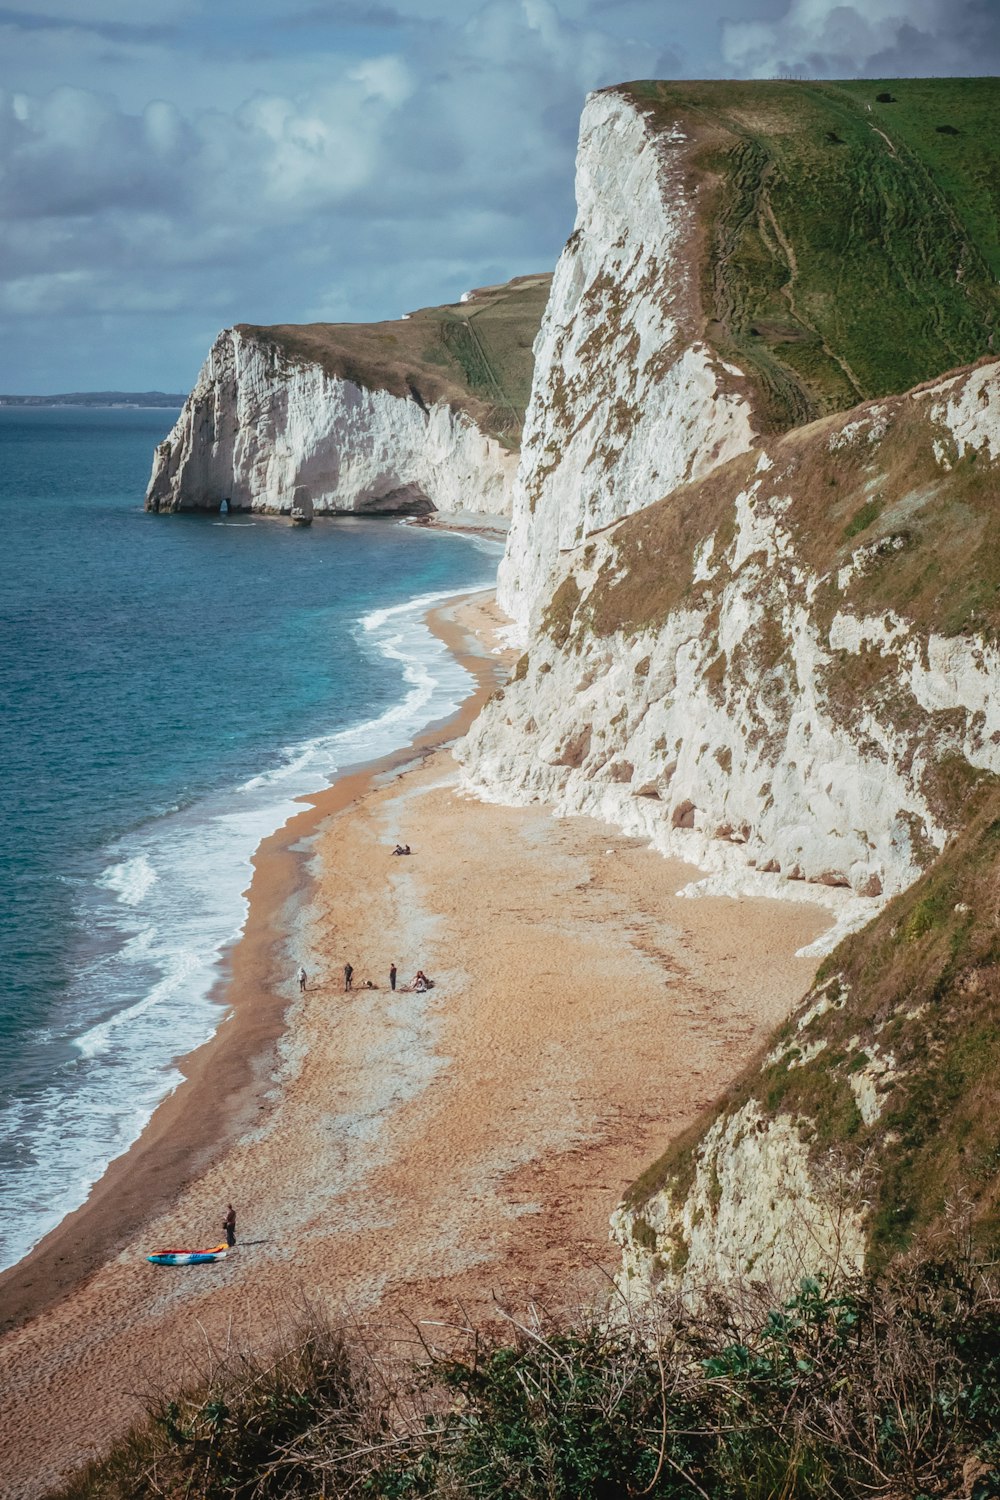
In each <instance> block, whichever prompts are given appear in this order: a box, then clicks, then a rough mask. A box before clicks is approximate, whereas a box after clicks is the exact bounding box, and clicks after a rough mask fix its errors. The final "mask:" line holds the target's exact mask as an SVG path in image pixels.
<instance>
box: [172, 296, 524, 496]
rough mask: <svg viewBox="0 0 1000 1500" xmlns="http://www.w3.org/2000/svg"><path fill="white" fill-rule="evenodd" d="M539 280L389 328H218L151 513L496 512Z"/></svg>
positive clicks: (504, 485)
mask: <svg viewBox="0 0 1000 1500" xmlns="http://www.w3.org/2000/svg"><path fill="white" fill-rule="evenodd" d="M549 281H550V278H549V277H548V276H524V277H519V278H517V279H516V280H515V281H513V282H511V283H508V284H507V285H504V286H499V287H487V288H480V289H479V290H477V291H476V292H473V293H470V294H468V296H467V297H466V298H465V300H464V301H463V302H462V303H459V304H456V305H455V306H454V307H444V308H426V309H423V310H422V311H420V312H418V313H414V314H411V315H410V316H409V317H407V318H405V319H400V320H398V321H397V322H395V323H381V324H341V325H338V324H308V325H303V326H301V327H297V326H278V327H268V328H265V327H254V326H250V325H239V326H237V327H236V328H231V329H225V330H224V331H223V332H222V333H220V334H219V336H218V338H217V339H216V341H215V344H214V345H213V347H212V349H211V351H210V353H209V355H208V358H207V359H206V361H205V364H204V366H203V367H202V370H201V373H200V374H199V377H198V381H197V383H196V385H195V387H194V390H193V391H192V392H191V395H190V396H189V397H188V399H187V402H186V403H185V406H184V408H183V410H182V412H181V414H180V416H179V418H178V420H177V423H176V425H175V426H174V429H173V431H172V432H171V433H170V434H169V436H168V437H167V438H166V439H165V441H164V442H163V443H161V444H160V446H159V447H158V448H157V450H156V454H155V456H154V460H153V472H152V476H151V478H150V482H149V488H148V490H147V494H146V508H147V510H155V511H210V512H218V511H219V510H220V508H222V507H224V506H226V507H228V508H229V509H230V510H237V511H246V510H253V511H262V512H266V513H273V514H282V513H286V514H287V513H288V512H290V511H291V509H292V507H293V504H294V505H295V506H296V507H297V508H304V509H305V510H306V511H307V512H308V513H309V514H316V515H326V514H337V513H340V512H352V511H353V512H363V513H365V514H373V513H393V512H396V513H403V514H424V513H428V512H430V511H434V510H441V511H458V510H471V511H480V512H485V513H487V514H491V515H506V514H508V513H509V511H510V505H511V491H512V486H513V480H514V474H515V471H516V467H517V451H518V443H519V439H520V431H521V424H522V421H523V416H524V406H525V403H526V402H527V398H528V392H529V390H530V385H531V371H532V343H533V340H534V337H535V334H536V332H537V329H538V324H539V320H540V318H541V313H542V308H543V305H544V300H545V297H546V294H547V291H548V286H549Z"/></svg>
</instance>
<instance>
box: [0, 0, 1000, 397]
mask: <svg viewBox="0 0 1000 1500" xmlns="http://www.w3.org/2000/svg"><path fill="white" fill-rule="evenodd" d="M786 69H797V70H799V71H801V72H802V73H807V74H809V75H811V76H827V77H847V76H853V75H859V74H864V75H868V76H871V77H879V76H882V77H885V76H897V75H899V74H906V73H911V74H932V73H942V74H947V73H956V74H957V73H961V74H967V73H981V74H982V73H994V72H997V71H1000V0H855V3H852V4H837V3H835V0H486V3H485V4H479V3H476V0H212V3H209V0H143V4H141V5H137V4H136V3H135V0H22V3H21V4H20V5H16V4H15V5H10V6H7V5H3V4H2V3H0V392H22V393H44V392H55V391H65V390H92V389H103V388H117V389H126V390H140V389H149V388H159V389H161V390H164V389H165V390H178V391H181V390H186V389H187V388H188V387H189V386H190V385H191V384H192V382H193V380H194V377H195V374H196V373H197V369H198V366H199V364H200V362H201V359H202V357H203V356H204V354H205V352H206V350H207V348H208V346H209V344H210V343H211V340H212V338H213V337H214V335H215V333H216V332H217V330H218V329H219V328H222V327H224V326H226V325H227V324H229V323H234V322H241V321H245V322H258V323H267V322H279V321H280V322H300V321H308V320H314V319H328V320H336V321H343V320H363V321H367V320H369V319H373V318H383V317H396V316H398V315H399V314H400V313H401V312H404V311H406V310H408V309H409V308H413V307H419V306H424V305H427V304H430V303H436V302H443V301H451V300H454V299H456V298H457V297H458V296H459V295H460V293H461V292H462V291H463V290H464V289H465V288H466V287H469V286H474V285H477V284H481V283H484V282H489V281H498V280H502V279H506V278H507V277H509V276H513V275H517V274H519V273H521V272H525V271H533V270H537V269H540V268H546V267H550V266H551V265H553V263H554V261H555V259H556V256H557V255H558V253H559V249H560V247H561V245H562V243H563V241H564V239H565V238H566V236H567V234H568V233H569V231H570V229H571V228H572V223H573V198H572V175H573V153H574V147H575V140H576V128H577V121H578V117H579V113H580V107H581V104H582V101H583V98H584V96H585V94H586V93H587V92H588V90H590V89H593V88H599V87H601V86H603V85H605V84H608V83H614V82H618V81H620V80H622V79H627V78H641V77H647V78H648V77H669V76H674V77H695V78H697V77H766V76H771V75H774V74H775V73H778V72H781V71H783V70H786Z"/></svg>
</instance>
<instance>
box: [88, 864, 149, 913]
mask: <svg viewBox="0 0 1000 1500" xmlns="http://www.w3.org/2000/svg"><path fill="white" fill-rule="evenodd" d="M156 878H157V877H156V871H155V870H154V869H153V866H152V865H151V864H150V863H149V860H148V859H147V858H146V856H145V854H139V855H137V856H136V857H135V859H124V860H122V862H121V864H120V865H112V866H111V868H110V870H106V871H105V872H104V874H103V875H102V876H101V884H102V885H105V886H107V888H108V890H110V891H116V892H117V894H118V899H119V901H121V903H122V904H123V905H124V906H138V905H139V902H140V901H141V900H142V898H143V896H145V895H146V893H147V892H148V890H149V888H150V886H151V885H153V884H154V883H155V881H156Z"/></svg>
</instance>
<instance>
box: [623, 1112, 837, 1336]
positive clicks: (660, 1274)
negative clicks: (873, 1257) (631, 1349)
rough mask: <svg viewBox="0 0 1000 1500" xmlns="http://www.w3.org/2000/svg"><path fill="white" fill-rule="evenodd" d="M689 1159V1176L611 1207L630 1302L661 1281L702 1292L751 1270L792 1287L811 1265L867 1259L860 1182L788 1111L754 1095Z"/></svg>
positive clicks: (815, 1268)
mask: <svg viewBox="0 0 1000 1500" xmlns="http://www.w3.org/2000/svg"><path fill="white" fill-rule="evenodd" d="M692 1166H693V1171H692V1172H691V1181H690V1183H689V1184H681V1185H678V1183H677V1182H676V1180H675V1181H674V1182H672V1183H671V1184H670V1185H669V1186H667V1187H664V1188H662V1189H661V1190H660V1191H658V1192H656V1193H654V1194H653V1195H652V1196H651V1197H650V1198H648V1199H646V1201H645V1202H643V1203H642V1204H640V1205H637V1206H623V1207H621V1208H619V1209H617V1210H616V1212H615V1213H614V1214H613V1215H612V1219H611V1227H612V1233H613V1235H614V1238H615V1239H617V1240H618V1242H619V1244H620V1245H621V1247H622V1265H621V1269H620V1271H619V1273H618V1277H617V1282H618V1287H619V1290H620V1291H621V1292H622V1294H623V1296H624V1297H625V1299H626V1301H627V1302H628V1303H629V1304H630V1305H631V1306H632V1307H633V1308H634V1307H636V1306H637V1305H641V1304H642V1303H644V1302H650V1301H653V1300H654V1299H655V1297H656V1295H657V1292H658V1291H660V1290H661V1288H662V1289H664V1290H668V1291H675V1290H678V1289H679V1290H681V1291H682V1292H684V1293H687V1294H689V1295H690V1296H692V1297H693V1298H695V1299H697V1297H698V1295H699V1293H700V1292H702V1291H710V1290H711V1289H713V1288H716V1287H718V1286H719V1284H720V1283H721V1284H723V1285H726V1284H727V1283H728V1284H730V1285H731V1284H732V1283H734V1282H737V1283H738V1282H741V1281H742V1282H746V1281H750V1280H753V1281H762V1282H764V1283H765V1285H767V1286H769V1287H773V1288H777V1289H778V1290H779V1291H783V1292H787V1291H790V1290H791V1289H792V1288H794V1287H795V1285H796V1283H797V1282H798V1281H799V1279H800V1278H801V1277H802V1276H803V1275H805V1274H806V1273H809V1274H810V1275H816V1274H817V1272H822V1273H824V1274H825V1275H828V1276H834V1275H836V1274H838V1273H842V1272H844V1271H858V1270H860V1269H861V1267H862V1265H863V1264H864V1253H865V1244H866V1239H865V1232H864V1216H863V1214H862V1212H861V1209H860V1202H861V1191H860V1184H859V1182H858V1181H857V1179H856V1177H855V1176H854V1175H853V1174H852V1173H851V1172H850V1171H849V1170H846V1169H845V1168H844V1166H843V1164H842V1162H841V1161H840V1160H838V1158H837V1156H836V1153H833V1154H831V1153H827V1155H826V1157H825V1158H821V1159H814V1158H813V1157H812V1156H811V1153H810V1150H809V1144H808V1141H807V1139H806V1138H805V1137H804V1133H803V1131H802V1130H801V1129H800V1128H799V1125H798V1122H797V1121H796V1120H795V1119H794V1118H792V1117H791V1116H790V1115H787V1114H780V1115H777V1116H776V1117H774V1118H768V1117H767V1116H766V1115H765V1114H764V1113H763V1112H762V1110H761V1109H760V1106H759V1105H758V1103H757V1101H756V1100H750V1101H749V1103H747V1104H745V1105H744V1106H743V1107H742V1108H741V1109H739V1110H737V1111H736V1112H735V1113H734V1114H731V1115H725V1114H724V1115H721V1116H720V1117H719V1118H718V1119H716V1120H715V1121H714V1122H713V1124H712V1125H711V1126H710V1127H709V1129H708V1130H707V1131H706V1133H705V1135H704V1137H703V1138H702V1140H701V1141H700V1142H699V1144H698V1146H697V1148H696V1150H695V1153H694V1161H693V1163H692Z"/></svg>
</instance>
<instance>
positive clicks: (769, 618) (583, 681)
mask: <svg viewBox="0 0 1000 1500" xmlns="http://www.w3.org/2000/svg"><path fill="white" fill-rule="evenodd" d="M687 149H688V145H687V141H686V138H685V134H684V131H683V130H682V129H681V128H680V127H676V128H674V129H673V130H669V129H667V130H664V129H663V128H662V120H661V121H660V128H659V129H654V128H653V127H652V125H651V124H650V122H649V120H648V119H647V118H646V116H645V114H644V112H643V111H642V109H641V108H638V107H637V106H636V105H635V104H633V103H632V102H630V101H629V98H628V97H627V96H623V95H621V94H618V93H608V94H602V95H598V96H596V97H594V98H592V99H591V100H590V101H588V105H587V109H586V111H585V113H584V118H583V124H582V129H581V138H580V150H579V157H578V165H577V192H578V203H579V217H578V221H577V225H576V228H575V230H574V233H573V236H572V238H571V240H570V242H569V244H568V246H567V248H566V251H565V253H564V255H563V257H562V259H561V261H560V263H559V267H558V269H557V272H556V275H555V278H554V282H553V286H552V292H551V297H550V301H549V305H548V309H547V312H546V314H545V318H544V320H543V324H542V328H541V331H540V333H539V337H538V340H537V341H536V346H535V356H536V363H535V379H534V386H533V393H532V399H531V402H530V405H529V408H528V412H527V417H526V422H525V430H524V442H523V450H522V458H521V464H520V468H519V472H518V476H517V481H516V486H515V492H514V507H513V518H512V526H511V531H510V534H509V537H508V545H507V550H506V555H505V558H504V561H503V563H502V565H501V572H500V597H501V601H502V603H503V605H504V607H505V608H506V610H507V612H508V613H509V614H510V615H511V616H512V618H513V619H514V620H515V622H516V629H515V630H514V631H513V632H512V636H513V637H514V638H517V639H518V640H519V642H520V644H521V645H522V647H523V648H524V654H523V655H522V656H521V658H520V660H519V661H518V663H517V665H516V668H515V670H514V672H513V674H512V677H511V681H510V682H509V683H508V684H507V685H506V686H505V687H504V688H503V689H501V690H500V691H498V692H497V693H496V694H494V696H493V698H492V699H491V701H490V702H489V703H488V704H487V705H486V707H485V708H484V710H483V712H482V713H481V715H480V717H479V719H478V720H477V721H476V723H475V724H474V725H473V726H472V728H471V730H470V732H469V733H468V735H467V737H466V738H465V740H464V741H462V742H461V743H460V744H459V746H458V747H457V752H456V753H457V755H458V757H459V760H460V762H461V763H462V766H463V769H464V780H465V786H466V788H467V790H468V791H469V793H470V794H472V795H475V796H478V797H481V798H484V799H489V800H495V801H500V802H506V803H526V802H532V801H543V802H546V803H548V804H549V805H550V806H551V807H552V808H553V810H554V811H555V812H556V813H557V814H574V813H584V814H590V815H593V816H595V817H598V818H600V819H602V820H604V821H607V822H609V823H612V824H614V825H617V826H618V827H619V828H621V829H622V830H623V831H624V832H625V833H627V834H630V835H637V836H639V837H642V838H644V839H646V840H648V841H649V843H650V844H651V845H653V846H654V847H656V848H658V849H661V850H662V851H663V852H664V853H669V854H675V855H678V856H680V857H683V858H684V859H686V860H689V861H690V862H692V863H694V864H696V865H699V866H701V867H702V869H704V870H705V871H706V872H707V878H706V880H705V882H704V885H705V886H706V887H708V888H713V889H717V890H720V889H721V890H728V891H731V892H734V893H735V892H737V891H748V890H749V891H752V892H754V893H756V894H769V895H771V896H779V897H787V898H789V899H797V900H801V899H803V898H805V897H811V898H814V899H818V900H821V901H823V902H825V903H826V904H828V905H830V906H832V907H833V908H834V909H835V911H836V915H837V916H838V918H839V921H838V923H837V925H836V927H835V929H834V930H833V931H832V932H831V935H830V938H829V940H828V946H832V944H833V942H834V941H835V939H836V938H837V937H839V936H841V935H842V934H843V933H844V932H845V931H850V930H851V929H852V928H853V929H857V928H858V927H860V926H862V925H864V924H865V923H866V922H868V921H869V920H870V919H871V918H872V917H873V916H874V915H876V914H877V913H878V912H879V910H880V909H881V908H882V907H883V906H884V905H885V903H886V901H887V900H888V898H890V897H891V896H893V895H895V894H896V893H898V892H901V891H904V890H905V889H906V888H907V887H908V886H910V885H911V884H912V883H913V882H914V881H915V880H916V879H917V878H918V877H919V876H920V874H921V872H922V871H923V870H924V869H925V868H927V867H928V865H929V864H930V863H931V862H932V861H933V859H934V858H935V857H936V855H937V854H938V853H939V851H941V850H942V849H943V848H944V847H945V845H946V844H947V842H948V840H949V839H950V837H951V836H952V835H953V834H954V833H955V831H956V830H957V829H958V828H959V827H960V826H961V821H962V815H963V806H962V798H963V796H964V794H965V790H966V789H967V788H968V787H969V786H971V785H972V784H973V782H974V781H975V779H976V777H979V776H996V775H1000V652H998V650H997V647H996V645H995V644H994V643H993V641H992V640H991V639H990V638H989V636H988V634H987V633H985V632H982V631H980V630H979V629H978V628H977V624H976V620H977V615H976V610H975V608H974V607H972V606H971V605H970V606H969V607H968V608H966V604H965V602H963V601H964V597H965V596H964V592H963V583H962V579H963V561H962V556H961V548H962V546H965V545H969V546H971V545H973V542H974V541H975V538H976V537H981V536H982V535H983V534H984V533H983V529H982V528H983V523H982V522H980V521H979V520H977V519H973V520H970V519H969V517H970V516H971V515H972V512H971V511H966V510H965V509H964V506H965V496H966V493H968V494H970V495H971V494H972V490H969V491H968V492H965V491H963V489H962V486H963V485H965V484H969V485H971V486H974V485H976V484H979V485H981V484H982V481H983V478H984V473H985V471H986V469H987V468H989V466H992V465H993V464H994V463H995V461H996V460H997V458H998V456H1000V365H997V364H993V363H991V364H982V365H980V366H976V367H973V368H972V369H970V370H966V371H964V372H960V373H959V374H958V375H951V376H948V377H945V378H942V379H941V380H939V381H937V382H936V383H929V384H928V385H927V386H924V387H919V388H917V389H916V390H915V391H913V392H912V393H909V394H905V395H900V396H894V397H887V398H885V399H884V400H882V401H878V402H867V403H862V404H861V405H860V406H858V407H857V408H855V409H854V410H853V411H851V412H848V413H845V414H842V415H839V416H833V417H826V418H823V419H821V420H819V421H816V422H813V423H811V424H810V425H808V426H806V427H800V428H797V429H796V430H795V431H793V432H791V433H788V434H786V435H784V436H780V435H779V436H770V437H767V438H762V437H761V436H759V434H757V433H756V432H755V408H754V405H753V395H754V391H753V382H752V380H750V379H749V378H748V379H743V378H742V376H741V373H740V371H739V370H737V369H736V368H735V367H734V366H732V365H731V364H728V363H722V362H721V361H720V360H719V358H718V357H717V356H716V355H715V354H713V352H712V351H711V350H710V348H709V347H708V346H707V345H706V344H705V343H704V342H703V341H702V340H701V339H700V338H699V328H700V326H701V325H700V324H699V321H698V309H697V291H698V288H697V285H696V279H697V274H698V271H697V264H696V254H695V251H694V249H693V226H694V223H695V218H696V214H697V210H698V204H697V191H698V189H697V188H696V187H693V186H692V182H695V181H697V174H691V173H688V172H687V171H686V165H687ZM977 465H978V467H976V466H977ZM976 475H977V476H978V478H975V477H973V476H976ZM977 493H980V494H981V490H980V491H978V492H977ZM975 503H976V504H977V505H978V504H980V502H979V501H976V502H975ZM949 506H950V507H952V508H951V509H948V507H949ZM936 507H940V509H936ZM979 514H980V512H978V511H977V512H976V515H979ZM986 524H987V525H988V522H987V523H986ZM952 538H954V539H955V541H954V545H955V553H954V556H952V557H951V558H950V559H949V558H947V557H945V558H944V559H943V565H942V568H941V573H940V579H941V582H940V584H939V585H934V584H933V583H932V582H931V581H929V580H932V579H933V577H934V576H935V573H934V569H935V568H936V567H937V563H938V562H939V561H942V559H940V558H936V559H935V560H934V561H933V564H932V566H925V560H926V559H927V558H928V557H930V556H931V553H932V551H933V549H935V548H937V547H939V546H941V545H943V546H944V547H945V550H946V551H947V547H948V546H949V545H951V540H950V539H952ZM976 545H978V543H976ZM948 567H951V568H952V570H953V575H952V576H953V577H954V580H955V583H954V586H951V585H948V584H947V583H946V582H944V579H945V578H946V576H947V568H948ZM935 588H936V589H937V590H938V591H937V592H936V593H935V592H934V590H935ZM928 591H929V592H928ZM902 601H908V602H907V604H906V605H905V606H904V604H903V603H902ZM953 609H954V612H955V619H954V621H953V622H952V623H950V624H949V623H947V621H946V617H947V616H948V615H949V614H950V613H951V612H952V610H953ZM963 611H964V612H963ZM812 1014H813V1012H812V1011H810V1010H808V1009H807V1020H808V1019H809V1017H810V1016H811V1015H812ZM802 1024H803V1025H805V1024H806V1022H805V1021H803V1023H802ZM803 1045H806V1044H805V1043H803ZM817 1045H818V1044H817ZM797 1057H798V1054H796V1058H793V1059H792V1062H791V1063H789V1066H793V1065H794V1063H795V1061H796V1059H797ZM890 1061H891V1060H890ZM890 1061H887V1060H886V1059H885V1058H883V1057H881V1056H880V1055H879V1054H878V1051H877V1048H874V1049H870V1054H869V1062H867V1063H866V1064H865V1065H864V1066H863V1067H859V1069H858V1071H857V1073H856V1074H852V1075H851V1078H850V1080H849V1083H850V1088H851V1089H853V1090H854V1094H855V1098H856V1101H857V1109H858V1111H859V1113H860V1116H861V1118H862V1120H863V1121H864V1122H865V1123H866V1124H867V1123H869V1122H870V1120H871V1119H874V1118H875V1117H876V1115H877V1111H878V1107H879V1105H878V1100H879V1097H880V1094H879V1091H880V1089H881V1088H882V1087H883V1086H884V1084H885V1080H886V1077H887V1076H889V1073H890V1072H891V1068H890ZM887 1070H889V1072H887ZM845 1086H846V1085H845ZM815 1139H816V1132H815V1130H814V1128H813V1122H810V1121H809V1120H807V1119H805V1118H800V1117H799V1116H798V1115H797V1114H796V1113H795V1112H794V1110H793V1111H791V1112H787V1111H781V1110H778V1111H777V1112H776V1113H770V1114H769V1113H768V1112H767V1111H764V1110H762V1109H761V1107H760V1104H759V1101H757V1100H755V1099H753V1098H751V1099H750V1100H749V1101H748V1102H746V1103H745V1104H744V1105H742V1106H741V1107H740V1108H739V1109H738V1110H736V1111H735V1112H734V1111H729V1112H723V1113H721V1114H720V1115H719V1116H718V1117H717V1119H716V1121H715V1122H714V1124H712V1126H711V1127H710V1128H709V1130H708V1132H707V1133H706V1135H705V1136H704V1137H703V1138H702V1140H701V1142H700V1143H699V1145H698V1146H697V1147H696V1148H695V1150H694V1152H693V1156H692V1160H691V1164H690V1172H689V1176H686V1177H685V1178H684V1180H683V1181H681V1182H678V1181H676V1180H675V1181H672V1182H668V1183H667V1184H666V1185H665V1186H663V1187H661V1188H658V1189H657V1191H656V1192H654V1193H653V1194H652V1196H651V1197H650V1198H649V1199H648V1200H647V1201H646V1202H644V1203H634V1202H633V1203H632V1204H630V1206H629V1207H628V1208H623V1209H621V1210H620V1211H619V1212H618V1213H617V1214H616V1216H615V1218H614V1220H613V1225H614V1232H615V1234H616V1235H617V1237H618V1239H619V1240H620V1242H621V1244H622V1247H623V1270H622V1276H621V1282H620V1284H621V1286H622V1288H623V1290H625V1291H626V1292H627V1294H628V1295H629V1297H630V1298H634V1297H639V1298H640V1299H642V1298H645V1297H650V1296H655V1294H656V1292H657V1289H658V1288H660V1287H662V1286H666V1287H676V1286H677V1285H680V1286H682V1287H685V1288H688V1289H694V1288H696V1287H697V1285H698V1284H699V1283H703V1282H704V1281H705V1280H706V1278H711V1277H722V1278H724V1279H725V1278H733V1277H735V1278H739V1277H742V1276H747V1275H753V1276H755V1277H761V1278H764V1279H765V1280H768V1281H771V1282H773V1283H777V1284H778V1285H779V1286H780V1285H782V1284H784V1285H788V1284H790V1283H792V1282H794V1280H795V1279H796V1277H797V1276H798V1275H800V1274H802V1273H803V1272H805V1271H816V1270H818V1269H823V1270H827V1271H831V1270H835V1269H838V1268H839V1269H843V1268H850V1267H857V1266H859V1265H860V1264H861V1262H862V1260H863V1257H864V1253H865V1245H866V1226H865V1215H864V1209H863V1205H862V1202H861V1200H862V1189H861V1186H860V1183H859V1180H858V1178H857V1175H856V1173H854V1172H853V1171H852V1169H851V1168H850V1167H849V1166H846V1165H843V1164H841V1165H837V1164H831V1161H830V1160H829V1159H828V1158H827V1159H824V1158H823V1157H822V1155H821V1154H818V1153H817V1151H816V1149H815Z"/></svg>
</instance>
